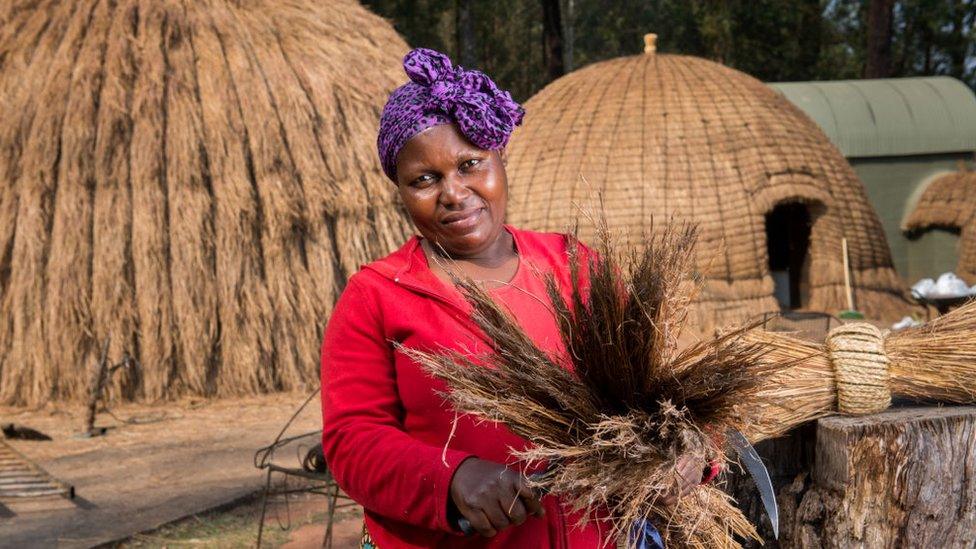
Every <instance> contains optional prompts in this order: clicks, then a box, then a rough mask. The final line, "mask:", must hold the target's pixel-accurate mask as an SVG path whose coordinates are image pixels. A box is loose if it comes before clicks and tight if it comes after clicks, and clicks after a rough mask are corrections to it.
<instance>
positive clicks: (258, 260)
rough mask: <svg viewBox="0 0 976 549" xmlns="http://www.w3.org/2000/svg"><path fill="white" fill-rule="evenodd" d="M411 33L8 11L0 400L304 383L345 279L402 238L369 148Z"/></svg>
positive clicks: (277, 16)
mask: <svg viewBox="0 0 976 549" xmlns="http://www.w3.org/2000/svg"><path fill="white" fill-rule="evenodd" d="M406 50H407V46H406V44H405V43H404V41H403V40H402V39H401V38H400V37H399V36H398V35H397V34H396V33H395V32H394V30H393V29H392V27H391V26H390V25H389V24H387V23H386V22H385V21H383V20H382V19H380V18H379V17H376V16H374V15H372V14H370V13H369V12H368V11H366V10H365V9H364V8H362V7H361V6H360V5H359V4H357V3H356V2H355V1H354V0H330V1H329V2H318V1H315V0H284V1H272V0H195V1H177V0H118V1H114V2H106V1H99V0H70V1H68V0H64V1H40V2H39V1H36V0H9V1H6V2H3V4H2V6H0V120H2V124H0V318H2V319H3V320H2V322H0V400H2V401H4V402H15V403H39V402H43V401H45V400H47V399H59V398H65V397H68V398H71V397H75V398H76V397H78V396H80V395H81V393H82V392H83V391H84V388H83V387H84V384H85V379H86V376H87V370H88V368H89V367H90V365H91V364H92V363H93V362H95V361H96V360H97V359H98V356H99V351H100V348H101V346H102V344H103V342H104V341H105V340H107V339H109V338H111V346H110V352H109V359H110V361H111V362H113V363H114V362H118V361H120V360H122V359H123V358H124V357H126V356H129V357H131V358H133V359H135V361H136V363H137V365H138V367H136V368H130V369H129V370H128V371H127V372H126V373H125V375H124V376H122V377H121V378H120V379H119V380H117V384H116V386H115V394H116V395H122V396H125V397H146V398H158V397H164V396H172V395H176V394H180V393H195V394H238V393H248V392H255V391H262V390H272V389H288V388H294V387H299V386H301V385H303V384H307V383H314V382H315V380H316V378H317V363H318V346H319V341H320V338H321V331H322V328H323V326H324V324H325V322H326V320H327V317H328V314H329V312H330V308H331V305H332V303H333V302H334V299H335V297H336V295H337V293H338V292H339V290H340V289H341V287H342V286H343V284H344V279H345V277H346V276H347V275H348V274H349V273H350V272H352V271H354V270H355V269H357V268H358V266H359V265H360V264H361V263H362V262H365V261H366V260H368V259H369V258H371V257H375V256H378V255H380V254H383V253H385V252H387V251H388V250H390V249H392V248H393V247H395V246H396V245H397V244H399V243H400V242H401V241H402V239H403V237H404V234H405V226H404V222H403V219H402V218H401V217H400V215H399V213H398V212H397V211H396V209H395V208H394V207H392V206H391V205H392V204H393V194H392V188H391V186H390V185H389V183H388V182H387V181H386V180H385V179H384V177H383V175H382V173H381V171H380V168H379V164H378V162H377V161H376V160H375V152H374V151H375V145H374V139H375V135H376V124H377V119H378V117H379V111H380V109H381V108H382V105H383V102H384V100H385V99H386V96H387V94H388V93H389V92H390V90H392V89H393V88H394V87H395V86H396V85H397V84H399V83H400V81H401V80H403V73H402V70H401V68H400V59H401V58H402V56H403V54H404V53H405V52H406Z"/></svg>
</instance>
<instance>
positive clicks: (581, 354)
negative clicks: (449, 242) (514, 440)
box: [403, 226, 785, 548]
mask: <svg viewBox="0 0 976 549" xmlns="http://www.w3.org/2000/svg"><path fill="white" fill-rule="evenodd" d="M601 235H602V238H601V250H600V251H601V255H602V258H601V259H599V260H594V259H593V258H591V257H587V258H581V257H580V255H581V254H580V252H579V250H578V249H576V247H575V246H571V247H570V248H571V250H575V251H571V253H570V265H571V272H572V277H571V279H572V288H571V297H570V299H569V301H568V302H567V301H566V300H564V298H563V297H562V294H561V293H560V289H559V288H558V287H557V284H556V282H555V281H554V279H552V278H550V279H549V280H548V289H549V294H550V296H549V297H550V299H551V302H552V305H553V307H554V312H555V314H556V318H557V320H558V323H559V330H560V333H561V336H562V339H563V343H564V344H565V347H566V348H567V350H568V356H566V357H561V356H552V355H550V354H548V353H546V352H544V351H543V350H541V349H539V348H537V347H536V346H535V345H534V343H533V342H532V341H531V340H530V339H529V337H528V336H527V335H526V334H525V333H524V332H523V331H522V329H521V328H520V327H519V326H518V324H517V322H516V321H515V320H514V319H513V318H512V317H511V316H510V315H509V314H508V313H507V312H506V311H504V310H502V309H500V308H499V306H498V305H496V304H495V302H494V301H493V300H492V299H491V298H490V297H489V296H488V295H487V294H486V293H485V292H484V291H483V290H482V289H480V288H479V287H478V286H477V285H476V284H473V283H470V282H465V281H460V280H459V281H458V284H459V285H460V286H461V287H462V289H463V290H464V291H465V293H466V295H467V296H468V299H469V301H470V302H471V303H472V305H473V306H474V313H473V317H474V319H475V321H476V322H477V324H478V326H479V327H480V328H481V329H482V330H483V331H484V332H485V334H486V335H487V336H488V337H489V338H490V339H491V340H492V341H493V343H494V351H495V352H494V354H491V355H489V356H485V357H473V358H472V357H466V356H464V355H461V354H458V353H453V354H445V355H438V354H434V353H425V352H420V351H416V350H410V349H403V351H404V352H406V353H408V354H409V355H411V356H412V357H413V358H414V359H416V360H418V361H419V362H420V363H421V364H422V365H424V366H425V367H426V368H428V369H429V370H430V371H431V372H433V373H434V374H435V375H437V376H438V377H440V378H442V379H444V380H446V381H447V382H448V384H449V386H450V388H451V392H450V394H449V397H450V399H451V400H452V402H453V403H454V405H455V406H456V408H457V409H458V410H460V411H462V412H465V413H469V414H473V415H475V416H478V417H481V418H484V419H487V420H491V421H499V422H503V423H505V424H506V425H508V427H510V428H511V430H512V431H513V432H515V433H516V434H518V435H520V436H522V437H525V438H526V439H528V440H530V441H531V442H532V443H533V446H532V447H530V448H529V449H527V450H525V451H522V452H520V453H519V454H518V457H519V458H521V459H524V460H527V461H528V462H530V463H533V464H541V463H547V464H550V466H549V469H548V473H547V474H546V475H545V476H544V477H543V478H540V479H537V480H536V482H537V484H538V485H539V486H540V487H541V488H544V489H545V490H548V491H550V492H552V493H556V494H559V495H560V496H561V497H564V498H566V500H567V501H569V502H570V503H571V505H572V506H573V507H574V508H575V509H582V508H585V509H588V510H590V511H595V510H600V511H596V512H595V513H593V514H591V517H590V518H594V519H600V520H608V521H609V522H610V524H611V526H612V527H611V530H612V532H613V534H615V535H619V534H621V533H625V532H627V529H628V528H629V527H630V525H631V524H633V522H634V521H635V520H637V519H642V518H645V517H646V518H649V519H651V521H652V522H653V523H654V524H655V525H656V526H657V527H658V528H659V530H660V531H661V533H662V535H663V536H664V538H665V540H666V541H667V542H668V543H670V544H673V545H674V546H681V547H709V548H711V547H728V546H737V545H738V544H737V542H736V541H735V537H736V536H738V537H740V538H748V537H751V538H755V537H756V536H757V534H756V532H755V530H754V529H753V527H752V526H751V525H750V524H749V522H748V521H747V520H746V519H745V518H744V517H743V515H742V514H741V512H740V511H739V510H738V509H736V508H735V507H734V506H733V505H732V502H731V501H730V499H729V497H728V496H727V495H725V494H724V493H723V492H722V491H721V490H719V489H718V488H716V487H714V486H701V487H699V488H697V489H696V490H695V491H694V492H693V493H692V494H691V495H689V496H687V497H685V498H683V499H681V500H680V501H679V502H678V503H677V505H674V506H670V505H665V504H664V502H665V499H666V497H667V496H668V495H670V494H673V493H674V491H675V490H676V487H677V483H678V479H677V476H676V460H677V459H678V457H679V456H681V455H683V454H691V455H693V456H696V457H697V458H698V459H700V460H701V462H702V463H705V461H706V460H707V459H710V458H715V457H718V458H719V459H722V458H723V457H724V451H723V443H722V438H723V437H722V435H723V434H724V433H725V432H726V430H728V429H738V430H747V429H748V428H749V427H750V425H751V424H752V422H753V421H755V420H756V417H755V416H754V412H755V410H758V409H759V408H757V407H756V404H757V403H759V402H760V401H761V400H762V398H763V396H762V393H761V389H762V388H763V387H764V386H765V384H766V382H767V380H768V378H769V377H770V376H772V375H774V374H775V373H776V371H777V368H778V367H775V366H773V365H772V364H771V363H769V362H768V361H765V360H764V359H763V353H764V350H763V348H762V347H761V346H760V345H758V344H755V343H749V342H748V341H746V340H745V339H744V337H743V335H744V333H745V329H740V330H735V331H731V332H728V333H726V334H724V335H722V336H720V337H718V338H716V339H714V340H711V341H706V342H702V343H698V344H696V345H693V346H691V347H689V348H686V349H679V348H678V344H677V339H678V335H679V332H680V330H681V328H682V326H683V324H684V321H685V317H686V314H687V310H688V306H689V302H690V298H691V294H692V291H693V286H692V285H690V284H688V283H687V282H688V277H689V274H690V268H691V259H692V252H693V246H694V243H695V239H696V231H695V229H693V228H690V227H683V228H677V227H673V226H668V227H666V228H665V230H663V231H661V232H660V233H658V235H657V236H655V237H653V238H650V239H648V240H647V241H646V242H647V243H646V245H645V246H644V248H643V250H642V251H641V252H640V253H639V254H635V255H634V256H632V257H630V258H629V260H628V261H624V262H619V263H618V262H617V261H615V260H614V257H615V255H614V254H615V251H614V249H613V247H612V245H611V242H610V238H609V236H608V232H607V230H606V228H605V227H603V228H602V230H601ZM622 264H623V266H622ZM584 273H586V274H588V276H584ZM567 362H568V363H567ZM476 365H477V366H476ZM485 365H487V366H488V367H478V366H485ZM782 367H785V365H784V366H779V368H782ZM770 404H772V403H770ZM602 512H608V516H603V515H601V513H602Z"/></svg>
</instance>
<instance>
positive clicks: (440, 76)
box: [376, 48, 525, 182]
mask: <svg viewBox="0 0 976 549" xmlns="http://www.w3.org/2000/svg"><path fill="white" fill-rule="evenodd" d="M403 70H404V71H406V73H407V76H409V77H410V82H407V83H406V84H404V85H402V86H400V87H399V88H397V89H396V90H394V91H393V93H392V94H390V99H389V100H387V102H386V106H385V107H384V108H383V116H382V117H381V118H380V131H379V136H378V137H377V139H376V147H377V149H378V150H379V155H380V162H381V163H382V164H383V171H384V172H385V173H386V176H387V177H389V178H390V179H391V180H393V181H394V182H395V181H396V159H397V154H399V153H400V149H401V148H403V145H404V144H405V143H406V142H407V141H408V140H409V139H410V138H411V137H413V136H415V135H417V134H418V133H420V132H422V131H424V130H426V129H427V128H429V127H431V126H436V125H438V124H449V123H452V122H453V123H454V124H456V125H457V127H458V129H460V130H461V133H462V134H464V136H465V137H467V138H468V141H471V143H472V144H474V146H476V147H478V148H480V149H485V150H497V149H501V148H503V147H504V146H505V144H506V143H508V137H509V136H510V135H511V134H512V130H514V129H515V126H517V125H519V124H521V123H522V115H523V114H524V113H525V110H524V109H522V106H521V105H519V104H518V103H516V102H515V100H513V99H512V96H511V94H509V93H508V92H507V91H505V90H500V89H498V87H497V86H496V85H495V83H494V82H493V81H492V80H491V78H488V76H487V75H485V74H484V73H482V72H480V71H476V70H467V69H465V68H463V67H455V66H453V65H452V64H451V60H450V59H449V58H448V57H447V56H446V55H444V54H443V53H440V52H437V51H434V50H430V49H427V48H417V49H414V50H411V51H410V53H408V54H407V55H406V57H404V58H403Z"/></svg>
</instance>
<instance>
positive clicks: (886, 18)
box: [864, 0, 895, 78]
mask: <svg viewBox="0 0 976 549" xmlns="http://www.w3.org/2000/svg"><path fill="white" fill-rule="evenodd" d="M894 4H895V2H894V0H871V3H870V4H869V5H868V44H867V45H868V47H867V60H866V64H865V66H864V77H865V78H888V77H890V76H891V24H892V9H893V7H894Z"/></svg>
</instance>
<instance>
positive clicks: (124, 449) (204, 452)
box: [0, 393, 362, 547]
mask: <svg viewBox="0 0 976 549" xmlns="http://www.w3.org/2000/svg"><path fill="white" fill-rule="evenodd" d="M306 396H307V395H305V394H295V393H291V394H275V395H266V396H260V397H248V398H241V399H224V400H213V401H207V400H203V399H186V400H182V401H179V402H173V403H161V404H125V405H121V404H120V405H116V406H113V407H111V412H112V414H114V417H113V416H110V415H108V414H106V413H102V414H100V415H99V418H98V421H97V422H96V425H98V426H104V427H108V428H109V429H108V434H107V435H106V436H103V437H96V438H78V437H77V433H78V432H79V431H80V430H81V425H82V422H83V417H84V415H83V414H84V410H83V407H82V406H53V405H49V406H47V407H45V408H42V409H35V410H25V409H20V408H4V407H0V423H11V422H12V423H15V424H18V425H25V426H28V427H31V428H33V429H37V430H39V431H41V432H44V433H46V434H48V435H50V436H51V437H52V438H53V439H54V440H52V441H16V440H14V441H8V442H10V444H11V445H12V446H14V447H15V448H16V449H17V450H19V451H20V452H21V453H23V454H25V455H26V456H27V457H29V458H31V459H33V460H34V461H35V462H36V463H37V464H38V465H40V466H41V467H43V468H45V469H46V470H47V471H48V472H49V473H51V474H52V475H53V476H55V477H57V478H58V479H60V480H62V481H64V482H67V483H69V484H72V485H74V487H75V490H76V493H77V495H78V498H76V501H74V502H67V501H64V500H58V501H53V502H51V503H50V504H49V505H48V504H42V505H40V506H38V505H33V506H26V507H25V506H23V505H19V506H18V505H16V504H9V503H8V502H4V504H5V505H7V506H8V507H9V508H10V509H11V510H12V511H13V512H14V513H15V515H14V516H12V517H9V518H4V519H0V547H91V546H96V545H100V544H106V543H114V542H118V541H119V540H124V539H128V538H130V537H132V536H134V535H136V534H138V533H140V532H152V533H149V534H142V535H140V536H137V537H135V538H132V539H131V540H130V541H129V542H127V543H129V544H130V545H127V546H132V547H136V546H139V547H142V546H160V547H162V546H167V547H170V546H173V547H175V546H186V545H196V546H199V545H201V544H202V545H205V546H226V547H236V546H241V545H245V546H246V545H251V544H253V542H254V540H255V537H256V534H257V516H258V513H259V509H260V508H259V507H257V506H256V505H257V504H256V503H255V502H254V501H253V499H254V498H253V495H254V494H255V493H256V492H257V491H258V490H260V489H261V487H262V486H263V483H264V474H263V471H259V470H258V469H256V468H255V467H254V465H253V455H254V451H255V450H256V449H258V448H259V447H261V446H264V445H266V444H268V443H270V442H271V441H272V440H273V439H274V437H275V435H276V434H277V433H278V431H279V430H280V429H281V427H282V426H283V425H284V423H285V421H286V420H287V419H288V418H289V417H290V416H291V415H292V413H294V412H295V410H296V409H297V408H298V406H299V405H301V403H302V402H303V401H304V400H305V397H306ZM320 423H321V415H320V408H319V403H318V399H317V398H316V399H314V400H313V401H312V402H310V403H309V405H308V407H307V408H306V410H305V411H304V412H303V413H302V414H301V415H300V416H299V417H298V418H297V419H296V421H295V422H294V424H293V425H292V427H291V428H290V429H289V433H290V434H300V433H305V432H309V431H314V430H317V429H319V428H320ZM313 439H314V437H313V438H309V439H305V440H303V441H299V442H298V443H296V444H293V445H292V446H290V447H288V448H287V449H286V451H283V452H280V453H279V454H278V459H280V460H283V462H284V463H287V464H290V465H294V466H297V464H298V462H297V460H298V456H299V455H300V454H301V453H302V451H303V450H304V449H307V448H308V447H309V446H310V445H311V444H314V440H313ZM235 502H236V503H237V505H234V503H235ZM242 502H247V503H246V504H241V503H242ZM217 507H223V508H225V509H227V508H230V510H228V511H223V512H217V513H206V512H207V511H208V510H212V509H214V508H217ZM325 508H326V507H325V498H324V497H322V496H315V497H311V498H309V499H308V501H301V502H298V503H297V504H296V505H291V506H290V509H291V513H290V516H291V517H292V519H293V520H292V523H293V529H292V530H290V531H289V532H280V531H279V532H276V530H279V529H278V528H277V522H274V520H275V514H274V513H270V515H271V516H270V517H269V520H271V521H272V527H271V528H269V529H267V530H266V531H267V532H268V533H269V535H272V536H273V538H272V539H269V541H271V542H272V543H270V544H269V546H278V545H281V544H285V543H287V542H288V541H289V539H290V538H291V537H293V536H298V534H301V535H303V536H305V537H306V538H309V539H311V538H312V537H315V536H318V537H317V539H316V540H315V541H314V542H313V543H312V542H309V541H307V540H306V542H305V544H304V545H297V546H312V547H315V546H318V545H319V544H320V543H321V533H322V532H323V531H324V522H322V520H321V519H322V517H324V515H325ZM255 509H257V511H255ZM278 510H279V512H278V516H281V515H282V513H281V512H280V511H281V508H280V505H279V506H278ZM191 516H196V518H192V519H187V520H182V522H180V523H179V524H177V525H174V526H167V527H166V528H164V529H163V530H158V529H159V527H160V526H162V525H167V524H170V523H173V522H174V521H178V520H180V519H185V518H186V517H191ZM342 518H344V519H345V522H343V521H340V522H342V523H343V525H344V526H343V527H342V528H345V529H347V530H349V532H355V534H357V535H358V531H359V528H360V527H361V524H362V522H361V518H358V517H357V516H356V512H355V510H349V511H346V512H344V513H343V515H342ZM346 522H348V525H346ZM306 525H307V526H306ZM191 527H195V529H194V528H191ZM172 528H177V530H171V529H172ZM171 532H177V534H173V535H174V536H176V538H177V539H182V540H184V541H179V542H174V543H168V542H166V541H165V540H166V539H168V536H170V533H171ZM180 532H183V533H186V532H189V534H187V535H188V536H189V537H186V536H183V534H182V533H180ZM228 532H230V533H233V535H239V536H240V537H238V538H233V537H229V538H227V540H225V541H227V542H228V543H227V544H226V545H224V542H223V541H220V540H219V539H211V538H210V537H208V536H213V535H218V536H221V535H225V534H227V535H231V534H230V533H228ZM313 534H314V535H313ZM350 535H352V534H350ZM160 536H162V537H161V539H163V540H164V541H162V542H160V543H159V544H157V545H153V543H155V542H153V541H152V539H151V538H154V537H160ZM180 536H183V537H180ZM184 538H185V539H184ZM353 538H355V539H356V540H357V541H358V537H356V536H355V535H352V538H348V537H347V538H346V539H340V537H339V536H338V535H337V537H336V547H353V546H355V545H354V543H355V542H352V541H349V540H351V539H353ZM204 539H211V542H201V541H198V540H204ZM303 539H305V538H302V537H301V536H299V537H297V538H295V540H293V541H295V542H296V543H302V540H303ZM191 540H192V541H191ZM340 541H341V542H342V543H341V544H340ZM138 544H143V545H138Z"/></svg>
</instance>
